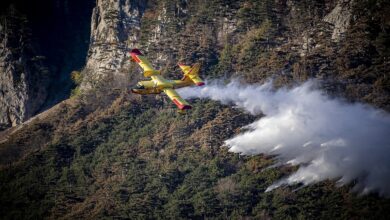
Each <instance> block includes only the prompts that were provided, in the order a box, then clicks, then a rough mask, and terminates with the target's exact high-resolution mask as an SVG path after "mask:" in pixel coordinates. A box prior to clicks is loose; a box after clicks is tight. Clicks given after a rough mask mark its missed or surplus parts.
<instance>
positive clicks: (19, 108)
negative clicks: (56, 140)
mask: <svg viewBox="0 0 390 220" xmlns="http://www.w3.org/2000/svg"><path fill="white" fill-rule="evenodd" d="M30 34H31V32H30V31H29V29H28V27H27V26H26V18H25V17H24V16H23V15H21V14H19V13H18V12H17V11H16V10H15V9H14V8H10V10H9V12H8V14H7V15H6V16H4V17H3V19H2V20H1V21H0V48H1V50H0V73H1V74H0V130H3V129H5V128H7V127H10V126H15V125H17V124H19V123H21V122H23V121H24V120H26V119H27V118H29V117H31V116H32V115H34V114H35V113H36V112H37V111H38V110H39V108H40V107H41V105H42V104H43V103H44V102H45V100H46V97H47V87H48V79H49V75H48V69H47V67H46V66H45V65H44V64H43V62H42V61H41V59H42V57H40V56H34V54H36V53H35V51H34V49H33V47H32V45H31V42H30Z"/></svg>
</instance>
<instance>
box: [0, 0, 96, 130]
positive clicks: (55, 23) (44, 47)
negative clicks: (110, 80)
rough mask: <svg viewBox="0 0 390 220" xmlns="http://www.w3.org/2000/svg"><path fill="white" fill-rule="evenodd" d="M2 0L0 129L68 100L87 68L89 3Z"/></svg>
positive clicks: (0, 13)
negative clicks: (76, 75)
mask: <svg viewBox="0 0 390 220" xmlns="http://www.w3.org/2000/svg"><path fill="white" fill-rule="evenodd" d="M41 3H42V4H41V5H37V4H34V3H32V2H30V1H25V0H6V1H2V2H1V8H0V27H1V28H0V41H1V51H0V57H1V58H0V62H1V67H0V68H1V69H0V73H1V75H0V130H3V129H5V128H8V127H10V126H15V125H17V124H20V123H22V122H23V121H25V120H27V119H28V118H30V117H32V116H33V115H35V114H37V113H38V112H40V111H43V110H45V109H47V108H49V107H51V106H52V105H54V104H56V103H58V102H59V101H61V100H63V99H65V98H67V97H68V96H69V93H70V90H71V88H72V87H73V86H74V85H73V83H72V81H71V80H70V73H71V72H72V71H73V70H78V69H80V68H81V67H82V66H84V65H85V56H86V50H87V47H88V44H89V31H90V29H89V22H90V14H91V11H92V7H93V5H94V2H93V1H84V2H83V3H80V4H79V3H76V1H43V2H41Z"/></svg>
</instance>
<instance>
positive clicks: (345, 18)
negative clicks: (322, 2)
mask: <svg viewBox="0 0 390 220" xmlns="http://www.w3.org/2000/svg"><path fill="white" fill-rule="evenodd" d="M352 5H353V0H340V1H339V2H338V3H337V5H336V7H335V8H334V9H333V10H332V12H330V13H329V14H328V15H326V16H325V18H324V21H325V22H328V23H331V24H333V25H334V29H333V34H332V39H333V40H335V41H339V40H340V37H341V35H342V34H344V33H345V32H346V31H347V30H348V27H349V25H350V22H351V17H352Z"/></svg>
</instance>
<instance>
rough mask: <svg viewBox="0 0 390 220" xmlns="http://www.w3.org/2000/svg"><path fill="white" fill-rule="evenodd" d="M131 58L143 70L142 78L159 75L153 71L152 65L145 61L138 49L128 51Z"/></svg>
mask: <svg viewBox="0 0 390 220" xmlns="http://www.w3.org/2000/svg"><path fill="white" fill-rule="evenodd" d="M130 55H131V58H133V60H134V61H135V62H136V63H138V65H140V66H141V68H142V69H143V70H144V76H145V77H150V76H152V75H156V74H160V72H159V71H157V70H155V69H153V67H152V64H150V62H149V61H148V60H147V59H146V57H145V56H144V55H143V54H142V53H141V51H139V50H138V49H132V50H131V51H130Z"/></svg>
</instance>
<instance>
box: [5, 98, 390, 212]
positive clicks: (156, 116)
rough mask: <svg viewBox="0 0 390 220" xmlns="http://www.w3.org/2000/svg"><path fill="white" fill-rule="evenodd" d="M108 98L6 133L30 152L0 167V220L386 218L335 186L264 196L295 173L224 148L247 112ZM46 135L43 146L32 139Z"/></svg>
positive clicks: (71, 105)
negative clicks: (182, 108) (106, 101)
mask: <svg viewBox="0 0 390 220" xmlns="http://www.w3.org/2000/svg"><path fill="white" fill-rule="evenodd" d="M113 95H114V96H116V97H117V98H116V99H114V101H112V102H111V103H110V104H109V105H107V106H104V105H102V106H100V107H99V106H98V107H96V108H95V109H90V106H89V105H88V103H85V104H84V103H83V102H80V101H77V99H73V100H70V101H69V102H68V103H67V104H63V106H60V107H59V108H57V109H56V110H55V111H54V110H53V112H51V113H50V114H49V115H48V116H47V117H46V118H44V119H41V120H37V121H34V122H33V123H32V124H31V125H30V127H29V128H25V129H22V130H21V131H18V132H17V133H16V134H14V135H13V137H15V138H11V139H10V140H9V141H8V143H6V145H8V146H10V144H12V143H14V144H18V145H22V146H29V147H30V149H28V150H23V149H21V150H20V151H22V152H24V154H23V155H24V156H19V157H18V158H20V159H19V160H13V162H12V163H10V162H8V163H7V164H4V162H2V163H3V164H2V166H3V167H2V169H1V171H0V181H1V183H2V184H1V186H0V191H1V192H2V194H1V199H0V201H1V204H0V205H1V207H2V211H1V215H2V216H3V218H4V219H11V218H18V219H20V218H22V219H36V218H38V219H41V218H66V219H70V218H71V219H74V218H107V217H111V218H131V219H134V218H135V219H150V218H153V219H155V218H158V219H165V218H170V219H188V218H196V219H202V218H211V219H226V218H229V219H232V218H233V219H237V218H245V217H247V218H255V219H258V218H275V219H296V218H300V219H312V218H316V219H335V218H338V219H339V218H362V219H365V218H375V219H380V218H381V217H383V216H387V215H388V214H389V211H388V210H389V208H390V201H389V200H386V199H381V198H378V197H377V196H375V195H369V196H363V197H358V196H356V195H354V194H351V193H350V192H349V188H348V187H342V188H337V187H335V186H334V183H332V182H324V183H321V184H316V185H313V186H309V187H306V188H303V189H299V190H297V191H295V190H294V188H295V187H291V188H290V187H288V188H286V187H284V188H280V189H277V190H274V191H272V192H268V193H265V192H264V190H265V189H266V188H267V187H268V186H269V185H270V184H272V183H273V182H274V181H275V180H277V179H279V178H280V177H282V176H284V175H287V174H288V173H290V172H291V171H292V170H293V169H295V168H289V167H282V168H270V169H264V168H266V167H268V166H269V165H271V164H272V163H273V159H272V157H266V156H264V155H259V156H240V155H238V154H233V153H229V152H228V151H227V149H226V148H224V147H221V146H222V145H223V141H224V140H225V139H227V138H229V137H231V136H232V135H234V134H235V133H237V132H239V131H238V130H237V129H238V128H240V127H241V126H243V125H246V124H248V123H250V122H251V121H253V120H254V119H255V118H254V117H253V116H249V115H247V114H245V113H243V112H241V111H239V110H235V109H231V108H229V107H227V106H223V105H221V104H219V103H217V102H211V101H201V100H193V101H192V102H193V103H194V108H193V110H192V111H191V112H190V113H189V114H187V115H180V114H177V113H176V110H175V109H174V107H173V106H172V108H171V107H170V106H171V103H170V102H168V103H165V102H162V103H161V104H154V105H155V107H152V104H153V103H155V101H154V100H153V99H149V98H142V100H139V99H137V98H136V97H134V96H128V95H126V94H124V93H123V94H117V95H115V94H113ZM89 100H92V98H90V99H89ZM166 104H168V106H166ZM162 105H163V106H162ZM33 128H35V129H33ZM39 128H40V129H39ZM44 128H51V129H44ZM42 129H44V130H45V131H46V133H41V132H40V131H41V130H42ZM21 136H23V137H25V138H24V139H21V138H20V137H21ZM43 136H45V137H48V138H46V141H45V142H44V143H41V142H40V143H35V142H34V141H33V139H34V138H35V139H39V138H43ZM18 137H19V138H18ZM32 137H34V138H32ZM1 147H2V148H4V147H5V145H2V146H1ZM2 161H3V160H2ZM20 207H24V208H23V209H21V208H20ZM374 210H375V211H374Z"/></svg>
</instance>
